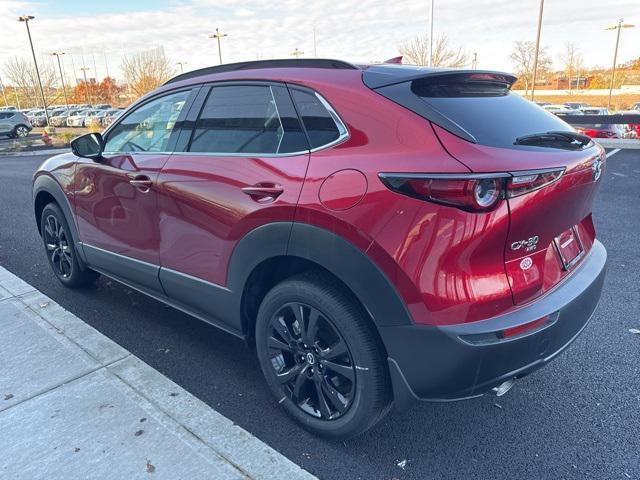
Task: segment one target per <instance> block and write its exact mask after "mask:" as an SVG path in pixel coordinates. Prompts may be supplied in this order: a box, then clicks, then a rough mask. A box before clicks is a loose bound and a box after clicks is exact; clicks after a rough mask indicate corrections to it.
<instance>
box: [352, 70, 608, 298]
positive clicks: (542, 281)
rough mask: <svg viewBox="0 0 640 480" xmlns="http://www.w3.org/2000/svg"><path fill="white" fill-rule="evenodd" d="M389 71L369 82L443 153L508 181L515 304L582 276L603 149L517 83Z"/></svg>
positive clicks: (508, 246)
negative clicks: (417, 119)
mask: <svg viewBox="0 0 640 480" xmlns="http://www.w3.org/2000/svg"><path fill="white" fill-rule="evenodd" d="M396 68H397V67H396ZM384 70H387V71H388V67H387V66H385V68H380V69H373V70H372V71H371V72H370V74H369V75H368V76H367V70H365V72H364V74H363V80H364V82H365V84H367V85H368V86H370V87H371V88H373V89H374V90H376V91H377V92H378V93H380V94H381V95H383V96H385V97H387V98H389V99H390V100H392V101H394V102H396V103H399V104H401V105H403V106H405V107H406V108H408V109H410V110H412V111H414V112H415V113H417V114H419V115H420V116H422V117H424V118H426V119H427V120H429V121H430V122H431V124H432V127H433V129H434V131H435V132H436V134H437V136H438V138H439V140H440V142H441V143H442V146H443V147H444V148H445V149H446V150H447V151H448V152H449V154H450V155H451V156H453V157H454V158H456V159H457V160H458V161H460V162H462V163H463V164H465V165H466V166H467V167H468V168H469V169H470V170H471V171H472V172H474V173H482V174H496V177H499V178H501V179H502V180H501V182H503V183H502V189H503V191H502V195H503V196H504V201H506V202H507V203H508V207H509V229H508V234H507V239H506V242H505V247H504V264H505V273H506V275H507V277H508V280H509V284H510V286H511V290H512V295H513V301H514V303H515V304H516V305H520V304H523V303H526V302H528V301H530V300H532V299H534V298H536V297H538V296H540V295H542V294H544V293H545V292H547V291H549V290H550V289H551V288H553V287H554V286H556V285H557V284H559V283H560V282H561V281H562V280H563V279H564V278H566V277H567V276H568V275H569V274H570V273H571V272H572V271H573V270H574V269H575V268H577V267H578V265H579V264H580V263H581V261H582V260H583V259H584V258H585V257H586V255H587V254H588V252H589V250H590V249H591V247H592V245H593V243H594V240H595V229H594V226H593V222H592V218H591V211H592V206H593V201H594V198H595V195H596V192H597V188H598V184H599V179H600V176H601V174H602V171H603V168H604V160H605V155H604V149H602V147H600V146H598V145H596V144H594V143H593V142H591V141H590V139H589V138H588V137H585V136H582V135H579V134H577V133H576V132H575V130H573V128H572V127H571V126H569V125H568V124H567V123H565V122H564V121H562V120H560V119H559V118H557V117H556V116H555V115H553V114H551V113H549V112H546V111H545V110H543V109H542V108H540V107H538V106H537V105H535V104H534V103H533V102H529V101H528V100H525V99H524V98H522V97H521V96H519V95H517V94H515V93H513V92H511V90H510V88H511V85H512V84H513V82H514V81H515V77H513V76H512V75H509V74H503V73H496V72H484V71H483V72H479V71H474V70H472V71H451V70H449V71H441V70H433V69H432V70H425V69H417V68H411V67H410V68H409V69H407V72H406V73H405V74H404V78H403V75H402V74H401V73H400V72H399V71H395V72H394V73H392V74H390V73H387V74H386V75H384V74H383V73H381V71H384ZM505 174H507V176H505Z"/></svg>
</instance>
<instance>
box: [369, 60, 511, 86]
mask: <svg viewBox="0 0 640 480" xmlns="http://www.w3.org/2000/svg"><path fill="white" fill-rule="evenodd" d="M387 62H389V60H387ZM483 76H486V77H487V78H486V79H487V80H489V78H490V79H491V80H493V81H502V82H504V83H505V84H506V85H508V86H509V88H511V86H512V85H513V84H514V83H515V81H516V80H517V79H518V77H516V76H515V75H512V74H510V73H504V72H496V71H492V70H453V69H450V68H430V67H418V66H415V65H402V66H400V65H394V64H390V63H386V62H385V64H384V65H371V66H370V67H368V68H366V69H365V70H364V72H363V73H362V81H363V82H364V84H365V85H366V86H367V87H369V88H373V89H376V88H380V87H387V86H389V85H395V84H397V83H404V82H412V81H414V80H421V79H427V78H429V79H434V80H435V79H444V78H446V77H477V78H478V80H482V77H483Z"/></svg>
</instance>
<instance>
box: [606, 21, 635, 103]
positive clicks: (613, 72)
mask: <svg viewBox="0 0 640 480" xmlns="http://www.w3.org/2000/svg"><path fill="white" fill-rule="evenodd" d="M634 26H635V25H632V24H630V23H624V18H621V19H620V20H618V23H617V25H610V26H608V27H607V28H606V29H605V30H617V31H618V32H617V33H616V48H615V50H614V51H613V66H612V67H611V82H609V99H608V100H607V108H611V93H612V92H613V82H614V79H615V77H616V63H617V62H618V46H619V45H620V31H621V30H622V29H623V28H633V27H634Z"/></svg>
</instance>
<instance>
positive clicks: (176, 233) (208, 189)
mask: <svg viewBox="0 0 640 480" xmlns="http://www.w3.org/2000/svg"><path fill="white" fill-rule="evenodd" d="M308 159H309V155H308V154H304V155H295V156H287V157H279V158H269V157H263V158H242V159H239V158H238V157H233V156H211V155H189V154H179V155H177V154H176V155H174V156H172V157H171V158H170V159H169V161H168V162H167V164H166V165H165V167H164V168H163V169H162V173H161V175H160V178H159V181H158V191H159V201H158V214H159V217H160V222H159V226H160V228H159V231H160V237H161V238H162V242H161V247H160V264H161V265H162V266H163V267H166V268H170V269H172V270H176V271H179V272H182V273H186V274H188V275H192V276H194V277H197V278H200V279H202V280H206V281H209V282H213V283H215V284H217V285H220V286H226V285H227V268H228V266H229V259H230V257H231V254H232V252H233V250H234V248H235V246H236V244H237V242H238V241H239V240H240V239H242V238H243V237H244V236H245V235H246V234H247V233H248V232H250V231H251V230H253V229H255V228H257V227H260V226H261V225H265V224H269V223H272V222H287V221H289V222H291V221H293V218H294V213H295V208H296V203H297V202H298V197H299V196H300V190H301V189H302V184H303V181H304V177H305V172H306V170H307V163H308ZM240 160H242V161H240ZM257 184H272V185H279V186H281V187H282V190H283V192H282V194H281V195H280V196H278V198H277V199H276V200H275V201H271V199H268V198H262V199H260V198H257V197H251V196H249V195H247V194H246V193H244V192H243V191H242V188H244V187H249V186H253V185H257Z"/></svg>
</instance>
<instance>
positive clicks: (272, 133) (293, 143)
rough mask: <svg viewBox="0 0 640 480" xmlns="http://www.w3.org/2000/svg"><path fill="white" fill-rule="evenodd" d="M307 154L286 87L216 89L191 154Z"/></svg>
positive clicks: (199, 124)
mask: <svg viewBox="0 0 640 480" xmlns="http://www.w3.org/2000/svg"><path fill="white" fill-rule="evenodd" d="M306 150H308V145H307V141H306V138H305V136H304V132H303V130H302V127H301V125H300V121H299V120H298V118H297V116H296V114H295V110H294V109H293V105H292V103H291V99H290V98H289V94H288V92H287V90H286V88H285V87H279V86H271V85H227V86H219V87H213V88H212V89H211V92H210V93H209V96H208V98H207V100H206V102H205V104H204V106H203V108H202V111H201V113H200V116H199V118H198V120H197V122H196V125H195V129H194V132H193V136H192V138H191V143H190V146H189V151H190V152H207V153H222V154H224V153H229V154H254V155H258V154H285V153H295V152H303V151H306Z"/></svg>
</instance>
